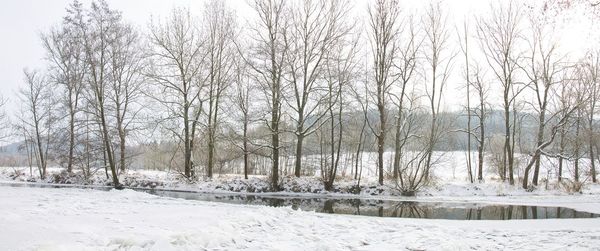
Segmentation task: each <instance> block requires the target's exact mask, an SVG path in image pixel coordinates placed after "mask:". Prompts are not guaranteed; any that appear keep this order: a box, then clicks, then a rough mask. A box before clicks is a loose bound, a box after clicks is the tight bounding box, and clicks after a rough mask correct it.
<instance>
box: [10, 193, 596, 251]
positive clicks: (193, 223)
mask: <svg viewBox="0 0 600 251" xmlns="http://www.w3.org/2000/svg"><path fill="white" fill-rule="evenodd" d="M420 199H421V198H417V200H420ZM444 199H445V200H458V198H456V197H448V198H444V197H443V196H440V197H425V200H444ZM460 200H466V201H472V200H477V201H478V202H484V203H486V202H487V203H496V202H503V203H522V202H527V203H529V204H539V205H546V204H552V205H562V206H569V207H573V208H575V209H580V210H583V209H585V210H588V211H590V212H594V213H600V197H599V196H598V195H578V196H556V195H546V196H507V197H502V196H475V197H472V198H469V197H465V198H460ZM0 201H2V203H0V226H2V227H0V250H231V249H247V250H399V249H400V250H401V249H407V250H423V249H442V250H464V249H477V250H498V249H513V250H515V249H518V250H540V249H550V250H559V249H560V250H564V249H571V250H574V249H576V250H593V249H597V248H598V247H600V219H598V218H596V219H550V220H513V221H460V222H457V221H452V220H427V219H399V218H377V217H365V216H347V215H329V214H321V213H315V212H303V211H295V210H292V209H291V208H272V207H264V206H247V205H233V204H220V203H213V202H203V201H191V200H182V199H173V198H164V197H158V196H154V195H150V194H146V193H142V192H135V191H132V190H122V191H117V190H111V191H98V190H90V189H77V188H69V189H53V188H28V187H7V186H0Z"/></svg>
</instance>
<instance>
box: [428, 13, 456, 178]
mask: <svg viewBox="0 0 600 251" xmlns="http://www.w3.org/2000/svg"><path fill="white" fill-rule="evenodd" d="M447 18H448V16H447V14H445V13H444V12H443V11H442V6H441V4H440V3H439V2H437V3H432V4H430V6H429V8H428V11H427V12H426V14H425V17H424V20H423V25H424V29H425V36H426V38H425V48H424V51H423V52H424V54H425V60H426V63H427V67H428V68H429V69H428V70H429V74H430V75H429V77H427V75H428V74H424V76H425V79H426V80H427V81H426V83H427V86H426V88H425V95H426V97H427V99H428V102H429V109H430V113H431V124H430V125H429V126H430V128H429V132H428V134H427V135H426V138H427V139H428V141H429V142H428V150H427V159H426V162H425V170H423V171H424V175H425V177H424V178H425V179H428V178H429V171H430V169H431V168H432V164H433V162H432V156H433V151H434V149H435V147H436V145H437V144H438V143H439V141H440V140H441V138H442V136H443V135H444V134H445V129H444V125H443V123H441V122H442V121H440V119H441V118H440V117H439V113H440V108H441V104H442V100H443V94H444V90H445V89H446V88H447V87H446V85H447V83H448V78H449V77H450V74H451V71H452V66H453V59H454V57H455V56H456V53H455V52H453V51H449V49H448V47H449V45H448V43H449V38H450V36H449V33H448V29H447V27H446V23H447Z"/></svg>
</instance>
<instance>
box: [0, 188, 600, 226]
mask: <svg viewBox="0 0 600 251" xmlns="http://www.w3.org/2000/svg"><path fill="white" fill-rule="evenodd" d="M0 185H8V186H14V187H24V186H27V187H55V188H64V187H81V186H59V185H49V184H39V183H35V184H34V183H19V184H17V183H6V184H2V183H0ZM91 188H92V189H98V190H110V189H111V188H109V187H91ZM134 190H138V191H144V192H148V193H150V194H154V195H158V196H163V197H171V198H181V199H186V200H200V201H211V202H221V203H230V204H244V205H261V206H272V207H291V208H292V209H295V210H298V209H299V210H302V211H315V212H320V213H328V214H346V215H363V216H375V217H397V218H422V219H447V220H520V219H567V218H598V217H600V215H599V214H593V213H588V212H582V211H577V210H574V209H570V208H565V207H541V206H526V205H493V204H478V203H454V202H452V203H451V202H415V201H390V200H374V199H345V198H344V199H341V198H335V199H334V198H310V197H286V196H271V195H268V196H263V195H229V194H227V195H223V194H208V193H194V192H179V191H165V190H147V189H134Z"/></svg>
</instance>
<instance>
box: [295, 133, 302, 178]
mask: <svg viewBox="0 0 600 251" xmlns="http://www.w3.org/2000/svg"><path fill="white" fill-rule="evenodd" d="M299 130H302V127H299ZM296 139H297V141H296V161H295V167H294V175H295V176H296V177H300V170H301V169H300V168H301V167H302V145H303V142H304V134H303V133H301V131H300V133H299V134H298V135H297V138H296Z"/></svg>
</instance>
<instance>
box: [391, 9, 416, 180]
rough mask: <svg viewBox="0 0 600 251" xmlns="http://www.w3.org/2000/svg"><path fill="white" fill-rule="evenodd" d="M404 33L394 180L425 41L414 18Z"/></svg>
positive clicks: (398, 166)
mask: <svg viewBox="0 0 600 251" xmlns="http://www.w3.org/2000/svg"><path fill="white" fill-rule="evenodd" d="M403 30H404V32H402V34H403V35H404V36H402V37H401V39H402V41H401V42H400V43H401V45H400V48H399V56H400V58H399V60H398V63H396V64H395V67H396V68H397V69H398V75H399V81H398V85H399V86H398V87H399V91H400V93H399V94H398V95H392V96H393V97H395V98H396V99H395V103H396V106H397V108H398V110H397V111H396V121H395V127H396V135H395V139H394V163H393V172H394V174H393V177H394V179H396V178H398V173H399V171H400V162H401V160H402V153H403V149H404V146H405V145H406V143H407V140H408V135H407V134H404V133H403V131H404V129H405V127H406V126H407V121H408V120H407V117H408V116H405V115H406V111H405V110H406V104H405V101H406V96H407V95H408V94H409V93H410V90H409V83H411V82H412V81H413V80H414V78H415V75H416V73H417V72H416V71H417V70H418V69H417V66H418V63H419V62H418V53H419V50H420V48H421V44H422V42H423V39H421V38H419V36H418V31H417V30H416V27H415V23H414V16H412V15H411V16H409V17H408V24H407V25H406V26H405V29H403Z"/></svg>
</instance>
